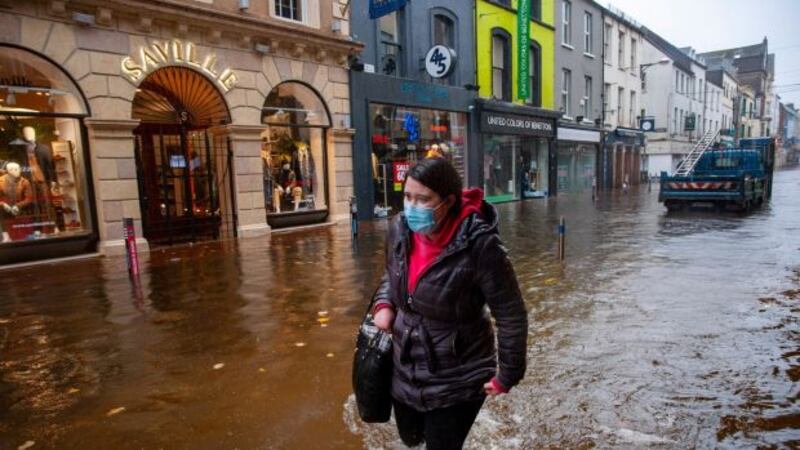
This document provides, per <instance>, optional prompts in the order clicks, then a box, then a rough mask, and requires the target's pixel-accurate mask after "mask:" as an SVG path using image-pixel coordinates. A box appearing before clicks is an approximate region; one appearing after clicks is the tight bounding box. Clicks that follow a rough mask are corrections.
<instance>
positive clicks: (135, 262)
mask: <svg viewBox="0 0 800 450" xmlns="http://www.w3.org/2000/svg"><path fill="white" fill-rule="evenodd" d="M122 236H123V237H124V239H125V261H126V263H127V266H128V274H130V275H131V276H133V277H138V276H139V253H138V252H137V251H136V229H135V228H134V226H133V219H130V218H123V219H122Z"/></svg>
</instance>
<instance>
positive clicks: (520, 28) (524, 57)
mask: <svg viewBox="0 0 800 450" xmlns="http://www.w3.org/2000/svg"><path fill="white" fill-rule="evenodd" d="M530 27H531V2H527V1H522V2H517V60H518V61H519V62H518V64H517V97H518V98H519V99H520V100H527V99H529V98H530V97H531V93H530V81H529V78H528V76H529V73H528V70H529V68H530V62H529V61H528V60H529V58H530V54H531V52H530V50H529V45H530Z"/></svg>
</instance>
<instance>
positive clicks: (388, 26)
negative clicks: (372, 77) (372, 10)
mask: <svg viewBox="0 0 800 450" xmlns="http://www.w3.org/2000/svg"><path fill="white" fill-rule="evenodd" d="M378 27H379V28H378V40H379V41H380V45H379V46H378V53H379V54H378V57H379V58H380V61H378V64H379V66H380V70H381V73H383V74H384V75H395V76H401V75H402V71H401V70H400V63H401V59H400V53H401V50H402V47H401V46H400V34H399V32H400V27H398V25H397V12H393V13H391V14H387V15H385V16H382V17H381V18H380V19H378Z"/></svg>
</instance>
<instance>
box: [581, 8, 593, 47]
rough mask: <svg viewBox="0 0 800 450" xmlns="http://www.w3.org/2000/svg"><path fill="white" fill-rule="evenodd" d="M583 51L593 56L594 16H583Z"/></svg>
mask: <svg viewBox="0 0 800 450" xmlns="http://www.w3.org/2000/svg"><path fill="white" fill-rule="evenodd" d="M583 51H584V52H586V53H589V54H592V14H591V13H588V12H587V13H584V14H583Z"/></svg>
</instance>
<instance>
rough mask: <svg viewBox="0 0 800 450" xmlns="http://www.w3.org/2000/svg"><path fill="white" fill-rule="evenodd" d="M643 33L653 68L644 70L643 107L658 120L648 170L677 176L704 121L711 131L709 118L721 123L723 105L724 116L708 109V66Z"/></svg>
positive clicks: (647, 58) (650, 144)
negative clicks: (706, 76)
mask: <svg viewBox="0 0 800 450" xmlns="http://www.w3.org/2000/svg"><path fill="white" fill-rule="evenodd" d="M642 34H643V36H644V40H643V44H644V45H643V49H642V50H643V53H642V58H643V60H644V62H645V64H652V65H651V66H648V67H647V70H646V71H645V72H644V75H645V76H644V83H643V84H644V88H643V91H642V92H643V103H642V109H643V115H645V116H651V117H653V118H654V120H655V127H654V130H655V131H654V132H652V133H648V139H647V154H646V159H645V163H644V167H646V170H647V172H648V174H649V175H650V176H658V175H659V174H660V173H661V172H667V173H668V174H672V173H673V172H674V171H675V169H676V168H677V166H678V164H679V163H680V161H681V159H683V158H684V157H685V156H686V154H687V153H689V151H691V149H692V147H693V146H694V143H695V142H697V140H698V139H699V138H700V137H702V135H703V123H704V121H705V124H706V127H708V123H709V120H711V121H712V123H717V122H719V121H721V116H722V113H721V107H720V111H719V112H717V111H716V109H717V108H714V112H711V111H710V110H709V111H706V86H707V82H706V78H705V73H706V67H705V65H703V64H702V63H701V62H700V61H697V60H695V59H694V58H692V57H691V56H689V55H687V54H686V53H684V52H683V51H681V50H680V49H678V48H676V47H675V46H673V45H672V44H670V43H669V42H667V41H666V40H664V39H663V38H661V37H660V36H658V35H657V34H655V33H653V32H652V31H650V30H649V29H647V28H642ZM665 60H666V62H667V63H660V62H662V61H665ZM714 89H715V90H716V89H717V88H716V87H715V88H714ZM720 90H721V89H720ZM707 114H711V115H710V116H707Z"/></svg>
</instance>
